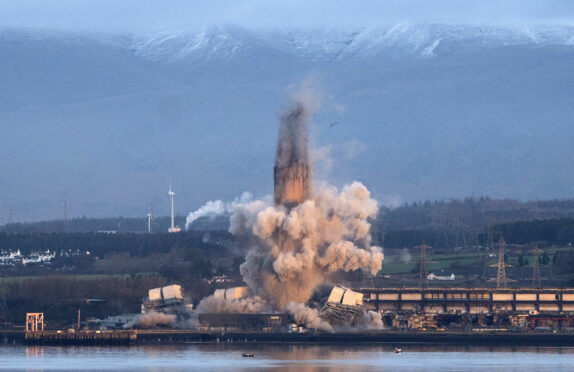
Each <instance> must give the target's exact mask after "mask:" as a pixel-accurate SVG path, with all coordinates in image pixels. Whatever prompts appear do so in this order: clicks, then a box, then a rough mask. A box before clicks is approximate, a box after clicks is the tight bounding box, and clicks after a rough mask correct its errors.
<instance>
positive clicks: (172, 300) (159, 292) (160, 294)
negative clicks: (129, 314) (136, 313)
mask: <svg viewBox="0 0 574 372" xmlns="http://www.w3.org/2000/svg"><path fill="white" fill-rule="evenodd" d="M183 305H184V302H183V291H182V288H181V286H180V285H177V284H172V285H168V286H165V287H161V288H153V289H150V290H149V291H148V297H147V298H146V299H145V300H144V301H143V302H142V305H141V313H142V314H147V313H150V312H153V311H155V312H164V311H165V310H167V309H170V308H173V307H178V306H183Z"/></svg>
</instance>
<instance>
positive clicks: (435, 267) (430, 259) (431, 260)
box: [381, 247, 574, 275]
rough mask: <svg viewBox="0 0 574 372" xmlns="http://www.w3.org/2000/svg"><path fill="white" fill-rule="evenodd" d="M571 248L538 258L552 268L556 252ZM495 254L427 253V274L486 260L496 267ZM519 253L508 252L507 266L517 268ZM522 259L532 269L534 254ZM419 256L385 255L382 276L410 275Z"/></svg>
mask: <svg viewBox="0 0 574 372" xmlns="http://www.w3.org/2000/svg"><path fill="white" fill-rule="evenodd" d="M572 249H574V248H573V247H550V248H546V249H543V250H541V252H540V254H539V255H540V256H541V255H542V253H543V252H546V254H547V255H548V256H549V259H550V263H549V265H548V266H552V259H553V258H554V255H555V254H556V252H560V251H567V250H572ZM493 253H494V254H497V253H498V252H497V251H495V250H490V251H480V252H477V251H469V252H460V253H453V252H444V253H434V252H430V253H429V252H427V272H429V273H431V272H434V273H435V274H437V275H438V274H439V273H441V270H444V271H443V272H442V273H441V274H443V275H446V274H450V272H449V270H450V269H454V268H464V267H469V266H475V267H480V268H482V267H484V259H485V258H486V259H487V265H489V266H490V265H496V263H497V262H498V258H497V257H488V255H489V254H493ZM521 253H522V252H521V251H516V252H514V251H511V252H508V253H507V255H508V260H507V262H506V263H507V264H510V265H512V266H514V267H516V266H518V257H519V256H520V255H521ZM523 257H524V258H527V259H528V265H524V266H523V267H532V266H533V264H534V254H533V253H532V252H530V250H529V251H528V254H527V255H525V256H523ZM419 260H420V256H419V255H412V256H411V259H410V261H409V262H404V261H401V254H400V253H399V252H396V253H395V252H392V253H391V254H387V255H386V256H385V260H384V261H383V268H382V270H381V273H382V274H385V275H391V274H408V273H412V272H413V270H414V269H415V268H416V267H417V262H419Z"/></svg>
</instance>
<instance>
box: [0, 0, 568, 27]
mask: <svg viewBox="0 0 574 372" xmlns="http://www.w3.org/2000/svg"><path fill="white" fill-rule="evenodd" d="M0 9H1V12H0V26H2V27H10V28H11V27H18V28H20V27H24V28H30V27H33V28H43V29H46V28H47V29H60V30H88V31H135V32H137V31H155V30H173V29H193V28H197V27H205V26H210V25H221V24H233V25H238V26H242V27H250V28H276V27H279V28H332V27H340V28H354V27H362V26H373V25H380V24H389V23H397V22H413V23H421V22H424V23H435V22H445V23H479V24H518V25H534V24H540V23H542V24H555V23H556V24H570V25H572V24H574V1H572V0H535V1H533V0H511V1H503V0H499V1H490V0H480V1H479V0H477V1H467V0H448V1H438V0H437V1H428V0H422V1H421V0H413V1H407V0H396V1H382V0H378V1H377V0H365V1H358V0H348V1H347V0H318V1H309V0H289V1H287V0H281V1H263V0H249V1H247V0H206V1H192V0H98V1H88V0H0Z"/></svg>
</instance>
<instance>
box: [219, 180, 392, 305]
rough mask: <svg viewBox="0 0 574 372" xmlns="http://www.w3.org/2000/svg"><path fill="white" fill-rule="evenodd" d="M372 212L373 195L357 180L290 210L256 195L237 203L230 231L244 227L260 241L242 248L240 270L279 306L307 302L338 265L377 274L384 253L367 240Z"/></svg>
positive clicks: (374, 208) (242, 230)
mask: <svg viewBox="0 0 574 372" xmlns="http://www.w3.org/2000/svg"><path fill="white" fill-rule="evenodd" d="M376 213H377V203H376V201H374V200H373V199H371V198H370V193H369V191H368V190H367V188H366V187H365V186H363V185H362V184H361V183H359V182H354V183H352V184H351V185H347V186H345V187H344V188H343V190H341V191H340V192H339V191H338V190H337V189H335V188H334V187H329V188H326V189H324V190H321V191H320V192H317V193H315V195H314V196H313V199H310V200H307V201H306V202H304V203H303V204H301V205H299V206H297V207H295V208H293V209H291V210H288V209H287V208H285V207H284V206H281V205H279V206H275V205H266V204H265V203H262V202H258V201H257V202H252V203H249V204H246V205H238V206H237V207H236V209H235V213H234V214H233V215H232V217H231V227H230V230H231V232H232V233H234V234H240V233H245V232H249V233H251V234H253V235H255V236H256V237H258V238H260V240H261V243H262V244H259V245H257V246H255V247H253V248H252V249H251V250H250V251H249V253H248V254H247V257H246V261H245V263H243V264H242V265H241V268H240V269H241V275H242V276H243V279H244V281H245V282H246V283H247V285H248V286H249V288H251V290H252V291H253V292H254V293H256V294H258V295H259V296H261V297H263V298H268V299H270V300H271V301H272V302H273V303H274V304H275V305H276V306H277V309H278V310H281V311H282V310H283V309H284V308H285V305H286V304H287V303H288V302H296V303H307V301H308V300H309V299H310V298H311V295H312V294H313V291H314V289H315V288H316V287H317V286H318V285H319V284H321V283H323V282H325V281H326V280H327V279H328V278H329V274H331V273H333V272H335V271H337V270H343V271H353V270H358V269H362V270H366V271H368V272H371V273H372V274H376V273H377V271H379V270H380V269H381V265H382V261H383V254H382V252H381V248H379V247H372V246H370V236H369V228H370V224H369V223H368V222H367V218H368V217H371V218H374V217H375V216H376Z"/></svg>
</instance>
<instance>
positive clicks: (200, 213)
mask: <svg viewBox="0 0 574 372" xmlns="http://www.w3.org/2000/svg"><path fill="white" fill-rule="evenodd" d="M252 198H253V195H251V193H249V192H244V193H243V194H241V196H240V197H239V198H235V199H234V200H233V201H232V202H224V201H222V200H210V201H208V202H207V203H205V204H204V205H202V206H201V207H199V208H198V209H197V210H195V211H193V212H190V213H189V214H188V215H187V218H186V219H185V229H186V230H189V227H190V226H191V224H192V223H193V222H194V221H195V220H197V219H199V218H201V217H210V218H215V217H216V216H223V215H229V214H231V213H232V212H233V207H235V206H236V205H237V204H239V203H246V202H248V201H250V200H251V199H252Z"/></svg>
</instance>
